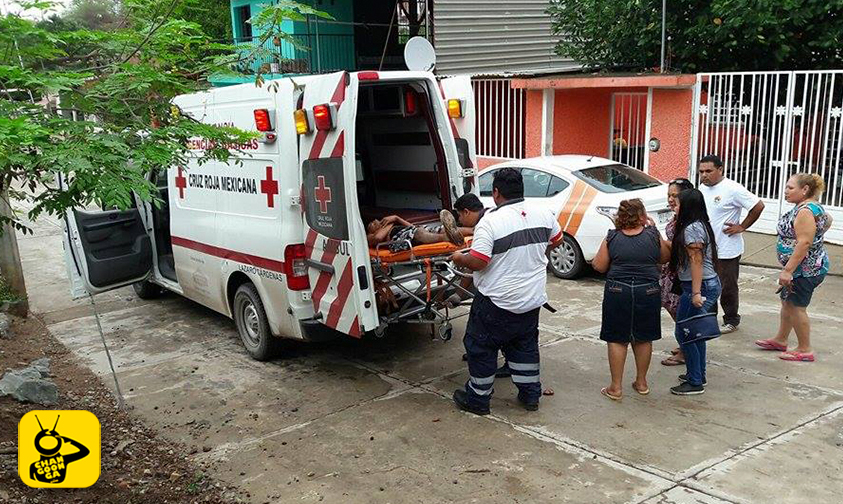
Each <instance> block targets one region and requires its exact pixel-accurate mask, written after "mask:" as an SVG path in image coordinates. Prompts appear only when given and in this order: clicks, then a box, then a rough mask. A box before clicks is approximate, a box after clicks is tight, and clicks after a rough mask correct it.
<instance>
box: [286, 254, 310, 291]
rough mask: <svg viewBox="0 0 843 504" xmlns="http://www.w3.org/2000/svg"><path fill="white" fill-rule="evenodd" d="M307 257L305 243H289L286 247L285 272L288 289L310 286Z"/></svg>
mask: <svg viewBox="0 0 843 504" xmlns="http://www.w3.org/2000/svg"><path fill="white" fill-rule="evenodd" d="M305 259H307V256H306V254H305V250H304V244H303V243H299V244H297V245H287V248H285V249H284V274H285V275H286V276H287V288H288V289H290V290H296V291H300V290H305V289H309V288H310V279H309V278H308V276H307V264H306V263H305Z"/></svg>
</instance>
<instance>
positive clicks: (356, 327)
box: [348, 316, 361, 338]
mask: <svg viewBox="0 0 843 504" xmlns="http://www.w3.org/2000/svg"><path fill="white" fill-rule="evenodd" d="M360 332H361V331H360V317H358V316H355V317H354V321H353V322H351V328H349V330H348V335H349V336H351V337H354V338H359V337H360Z"/></svg>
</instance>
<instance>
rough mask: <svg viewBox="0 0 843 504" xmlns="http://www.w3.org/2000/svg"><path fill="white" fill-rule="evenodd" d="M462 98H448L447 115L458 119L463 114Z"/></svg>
mask: <svg viewBox="0 0 843 504" xmlns="http://www.w3.org/2000/svg"><path fill="white" fill-rule="evenodd" d="M462 109H463V106H462V100H457V99H456V98H451V99H450V100H448V117H450V118H452V119H459V118H460V117H462V116H463V110H462Z"/></svg>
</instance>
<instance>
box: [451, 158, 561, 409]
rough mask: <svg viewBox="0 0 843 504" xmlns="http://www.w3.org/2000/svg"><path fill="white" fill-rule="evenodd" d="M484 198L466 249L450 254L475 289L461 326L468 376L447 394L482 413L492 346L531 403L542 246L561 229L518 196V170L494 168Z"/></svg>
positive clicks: (557, 239)
mask: <svg viewBox="0 0 843 504" xmlns="http://www.w3.org/2000/svg"><path fill="white" fill-rule="evenodd" d="M492 196H493V197H494V200H495V204H496V205H497V208H495V209H493V210H490V211H488V212H486V215H485V216H484V217H483V220H481V221H480V222H479V223H478V224H477V226H476V227H475V228H474V240H473V242H472V244H471V249H470V250H469V251H468V253H467V254H464V253H462V252H457V253H455V254H454V255H453V256H452V260H453V262H454V264H455V265H457V266H461V267H465V268H468V269H470V270H472V271H473V272H474V275H473V277H474V285H475V286H476V288H477V294H476V296H475V297H474V302H473V303H472V304H471V312H470V313H469V316H468V324H467V326H466V330H465V338H464V340H463V342H464V344H465V350H466V354H467V356H468V374H469V380H468V382H466V384H465V390H457V391H455V392H454V402H455V403H457V406H459V407H460V408H461V409H464V410H466V411H469V412H471V413H474V414H477V415H486V414H488V413H489V401H490V400H491V398H492V392H493V388H492V385H493V384H494V381H495V371H496V370H497V360H498V350H500V351H502V352H503V355H504V357H505V358H506V361H507V362H508V363H509V368H510V369H511V371H512V381H513V383H515V385H516V386H517V387H518V400H519V401H521V403H522V404H523V405H524V407H525V408H526V409H527V410H530V411H535V410H537V409H538V407H539V398H540V397H541V393H542V392H541V383H540V381H539V310H540V309H541V307H542V306H543V305H545V304H546V303H547V293H546V292H545V284H546V282H547V255H546V253H547V249H548V247H554V246H556V245H558V244H559V243H561V242H562V230H561V229H560V227H559V223H558V222H556V216H555V215H554V214H553V212H551V211H550V210H546V209H542V208H539V207H534V206H532V205H529V204H526V203H525V202H524V181H523V179H522V178H521V173H520V172H518V171H516V170H514V169H512V168H503V169H501V170H499V171H497V172H496V173H495V178H494V181H493V182H492Z"/></svg>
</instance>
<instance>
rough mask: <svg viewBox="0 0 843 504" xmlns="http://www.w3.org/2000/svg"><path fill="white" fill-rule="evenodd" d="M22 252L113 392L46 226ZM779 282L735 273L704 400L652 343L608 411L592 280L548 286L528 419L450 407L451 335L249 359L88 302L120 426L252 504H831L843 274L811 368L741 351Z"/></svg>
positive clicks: (205, 339) (504, 390)
mask: <svg viewBox="0 0 843 504" xmlns="http://www.w3.org/2000/svg"><path fill="white" fill-rule="evenodd" d="M20 246H21V255H22V257H23V260H24V267H25V269H26V273H27V281H28V286H29V292H30V296H31V306H32V309H33V310H34V311H36V312H37V313H39V314H40V315H41V316H43V317H44V319H45V320H46V321H47V323H48V325H49V328H50V330H51V331H52V332H53V333H54V334H55V336H56V337H58V338H59V340H61V341H62V342H64V344H66V345H67V346H68V347H69V348H70V349H72V350H73V352H74V353H75V355H77V356H78V357H79V358H80V359H81V360H82V361H83V362H84V363H87V364H88V365H89V366H90V367H91V368H92V369H93V370H94V371H95V372H96V373H98V374H100V375H101V376H104V377H105V378H106V379H105V382H106V383H111V382H110V377H108V376H107V375H106V372H107V369H108V367H107V362H106V358H105V355H104V353H103V349H102V346H101V343H100V342H99V336H98V333H97V331H96V323H95V319H94V317H93V316H92V311H91V306H90V305H89V304H86V303H85V302H73V301H70V300H69V296H68V294H67V292H68V290H67V285H66V280H65V274H64V265H63V261H62V259H61V258H62V250H61V241H60V235H59V228H58V227H57V226H56V225H55V224H54V223H51V222H49V221H44V222H42V223H40V224H39V226H38V227H37V233H36V236H35V237H26V238H22V239H21V240H20ZM838 267H839V263H838ZM776 276H777V272H776V271H775V270H770V269H762V268H757V267H745V268H744V269H743V276H742V295H743V304H742V313H743V316H744V323H743V324H742V327H741V330H740V331H739V332H738V333H735V334H733V335H729V336H724V337H723V338H721V339H720V340H718V341H716V342H714V343H713V344H711V346H710V350H709V356H710V359H711V361H710V368H709V383H710V384H709V387H708V391H707V393H706V394H705V395H703V396H697V397H691V398H680V397H676V396H672V395H671V394H670V393H669V392H668V388H669V387H670V386H673V385H674V384H675V383H676V375H677V374H679V373H680V372H681V370H680V369H677V368H675V367H674V368H665V367H662V366H661V365H659V364H658V363H657V361H658V360H659V359H660V358H662V357H663V356H664V355H666V352H667V351H668V350H669V349H670V348H671V347H672V346H673V342H672V341H671V339H672V338H665V339H664V340H662V341H660V342H658V343H657V345H656V348H657V351H658V354H659V355H657V356H655V358H654V365H653V367H652V372H651V375H650V383H651V388H652V391H653V392H652V393H651V394H650V395H649V396H646V397H642V396H638V395H636V394H635V393H634V392H633V391H632V389H631V387H630V383H631V378H632V375H631V371H632V369H631V368H632V365H631V361H630V363H629V364H628V369H627V371H628V373H627V377H628V381H627V383H626V384H625V397H624V399H623V401H621V402H619V403H615V402H611V401H609V400H607V399H606V398H604V397H602V396H601V395H600V393H599V390H600V387H602V386H604V385H606V384H608V367H607V364H606V360H605V347H604V345H603V344H602V343H601V342H600V341H599V340H598V339H597V334H598V330H599V322H600V300H601V296H602V282H601V280H600V279H598V278H594V277H590V278H585V279H582V280H580V281H576V282H565V281H560V280H557V279H555V278H553V279H550V281H549V285H548V290H549V292H550V295H551V298H552V303H553V304H554V305H556V306H557V307H558V308H560V311H559V312H558V313H556V314H555V315H546V314H543V315H542V326H541V329H542V331H541V341H542V345H543V347H542V379H543V384H544V386H545V387H551V388H552V389H554V390H555V392H556V393H555V395H553V396H548V397H545V398H544V399H543V401H542V405H541V409H540V410H539V411H538V412H534V413H528V412H526V411H524V410H523V409H521V408H519V406H518V404H517V402H516V401H515V398H514V393H513V390H514V389H513V386H512V385H511V384H510V383H508V382H506V381H502V380H499V382H498V383H497V387H496V394H495V396H494V399H493V401H492V409H493V414H492V415H490V416H489V417H484V418H479V417H475V416H472V415H469V414H466V413H462V412H459V411H457V410H456V409H455V407H454V406H453V404H452V402H451V400H450V394H451V392H452V391H453V389H454V388H456V387H459V386H461V384H462V383H463V382H464V381H465V379H466V371H465V366H464V363H463V362H461V360H460V355H461V354H462V348H461V344H460V342H459V341H458V340H456V341H451V342H449V343H442V342H440V341H436V340H431V339H430V337H429V336H428V335H427V334H426V333H424V331H419V330H417V329H414V328H406V327H405V328H399V329H398V330H396V331H393V332H392V333H391V334H389V335H388V336H387V337H386V338H384V339H380V340H378V339H371V340H364V341H352V340H343V341H338V342H334V343H328V344H319V345H315V344H312V345H304V344H292V345H289V346H288V348H287V352H286V355H285V356H284V357H283V358H281V359H278V360H275V361H273V362H270V363H259V362H255V361H252V360H250V359H249V358H248V357H247V356H246V354H245V352H244V351H243V350H242V348H241V346H240V344H239V341H238V338H237V335H236V332H235V330H234V328H233V325H232V324H231V322H230V321H229V320H227V319H225V318H223V317H221V316H219V315H216V314H215V313H213V312H211V311H209V310H207V309H204V308H202V307H201V306H199V305H196V304H194V303H191V302H189V301H186V300H183V299H180V298H178V297H176V296H165V297H164V298H163V299H161V300H158V301H155V302H144V301H141V300H139V299H137V298H135V297H134V295H133V294H132V291H131V290H130V289H122V290H120V291H118V292H114V293H108V294H104V295H101V296H98V297H97V299H96V308H97V310H98V312H99V313H100V316H101V321H102V325H103V328H104V329H105V331H106V336H107V339H108V341H109V344H110V346H111V349H112V353H113V356H114V359H115V365H116V366H117V369H118V375H119V378H120V382H121V385H122V388H123V391H124V392H125V394H126V398H127V401H128V402H129V404H131V405H132V406H133V407H134V413H135V414H136V415H138V416H139V417H140V418H141V419H142V420H144V421H145V422H146V423H147V424H148V425H150V426H152V427H154V428H157V429H159V430H160V431H161V432H162V433H163V435H164V436H166V437H167V438H169V439H172V440H176V441H180V442H182V443H185V444H186V445H187V446H189V447H193V448H196V449H197V454H196V455H194V457H195V458H196V460H197V462H200V463H205V464H207V465H208V467H209V468H210V469H209V470H210V471H211V474H212V475H214V476H216V477H217V478H220V479H222V480H224V481H226V482H230V483H231V484H234V485H238V486H240V487H242V488H243V489H246V490H248V491H249V492H250V494H251V496H252V498H253V500H254V502H267V501H270V502H293V501H297V502H298V501H301V502H317V501H324V502H331V503H335V502H343V503H403V502H424V503H436V502H519V503H526V502H549V501H554V502H572V503H589V504H591V503H604V502H605V503H624V502H629V503H641V504H657V503H658V504H665V503H677V504H679V503H682V504H688V503H702V504H716V503H723V502H753V503H759V504H761V503H768V502H776V503H780V504H781V503H802V502H805V503H831V502H839V501H840V499H841V489H842V488H843V477H842V476H841V474H843V372H842V371H843V365H842V364H841V362H843V347H841V345H840V343H839V341H840V340H839V338H840V334H841V332H843V313H842V312H841V308H843V304H841V303H843V302H842V301H841V294H843V278H840V277H833V278H829V279H828V280H827V281H826V283H825V284H824V285H823V286H822V290H820V291H819V294H818V296H816V302H815V304H814V305H813V306H812V313H813V316H814V321H815V324H814V340H815V346H816V349H817V355H818V361H817V362H816V363H814V364H792V363H785V362H781V361H779V359H777V358H776V355H775V354H771V353H765V352H762V351H756V350H755V349H754V348H753V347H752V344H751V341H752V340H753V339H755V338H757V337H767V336H771V335H772V334H773V331H774V330H775V326H776V323H777V317H778V308H777V301H776V296H775V295H774V290H775V278H776ZM463 320H464V319H463ZM461 328H462V324H459V325H458V327H457V330H456V331H455V333H460V334H461V331H460V329H461ZM669 328H670V325H669V319H665V326H664V333H665V334H666V335H667V334H669V333H670V331H669Z"/></svg>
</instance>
